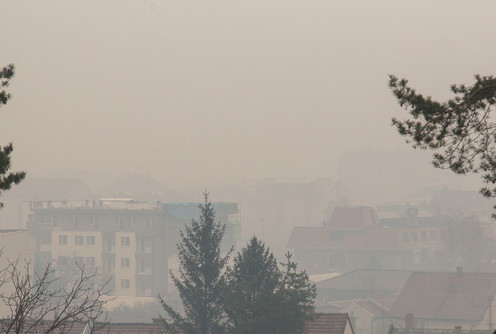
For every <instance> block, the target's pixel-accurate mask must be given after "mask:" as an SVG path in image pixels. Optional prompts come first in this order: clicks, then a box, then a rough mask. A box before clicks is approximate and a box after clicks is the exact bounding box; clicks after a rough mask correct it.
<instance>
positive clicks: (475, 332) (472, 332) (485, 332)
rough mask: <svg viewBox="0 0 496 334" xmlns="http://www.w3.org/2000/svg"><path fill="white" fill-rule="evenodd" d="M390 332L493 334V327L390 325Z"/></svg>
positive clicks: (411, 333) (398, 333) (397, 333)
mask: <svg viewBox="0 0 496 334" xmlns="http://www.w3.org/2000/svg"><path fill="white" fill-rule="evenodd" d="M388 334H493V331H492V330H491V329H462V328H460V327H457V328H450V329H444V328H443V329H441V328H396V327H394V325H391V326H390V327H389V331H388Z"/></svg>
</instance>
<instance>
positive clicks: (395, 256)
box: [288, 207, 447, 274]
mask: <svg viewBox="0 0 496 334" xmlns="http://www.w3.org/2000/svg"><path fill="white" fill-rule="evenodd" d="M384 221H386V222H387V220H381V219H379V217H378V215H377V213H376V211H375V209H374V208H372V207H337V208H335V209H334V212H333V214H332V216H331V220H330V221H329V222H326V223H325V224H324V225H323V226H298V227H295V228H294V229H293V232H292V234H291V237H290V239H289V242H288V248H292V249H294V251H295V258H296V260H297V262H298V263H299V264H300V265H301V266H303V267H304V268H305V269H306V270H307V271H308V272H309V273H311V274H319V273H326V272H335V271H338V272H345V271H350V270H354V269H362V268H363V269H397V270H400V269H403V270H413V269H421V268H424V267H425V265H426V263H428V262H429V261H430V260H431V259H432V258H433V257H434V255H435V254H436V252H437V251H439V250H441V249H442V248H443V246H444V240H445V239H446V238H447V229H446V226H444V225H442V224H440V223H438V222H437V221H436V220H435V219H427V220H426V219H420V218H419V217H418V210H417V209H415V208H408V209H407V212H406V214H405V216H404V217H400V219H393V220H392V221H390V224H384V223H383V222H384Z"/></svg>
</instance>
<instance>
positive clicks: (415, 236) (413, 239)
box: [410, 231, 418, 242]
mask: <svg viewBox="0 0 496 334" xmlns="http://www.w3.org/2000/svg"><path fill="white" fill-rule="evenodd" d="M410 235H411V236H412V241H414V242H416V241H418V235H417V232H415V231H414V232H411V233H410Z"/></svg>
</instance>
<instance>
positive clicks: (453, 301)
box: [389, 267, 496, 329]
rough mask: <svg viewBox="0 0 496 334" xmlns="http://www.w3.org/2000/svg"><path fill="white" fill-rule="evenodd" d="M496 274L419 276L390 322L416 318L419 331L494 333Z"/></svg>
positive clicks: (408, 285)
mask: <svg viewBox="0 0 496 334" xmlns="http://www.w3.org/2000/svg"><path fill="white" fill-rule="evenodd" d="M495 294H496V273H474V272H463V270H462V268H460V267H459V268H457V271H456V272H415V273H412V274H411V275H410V278H409V279H408V281H407V282H406V284H405V286H404V287H403V289H402V291H401V293H400V294H399V296H398V298H397V299H396V302H395V303H394V304H393V306H392V307H391V312H389V318H390V320H391V321H392V322H399V323H402V322H403V319H404V318H405V316H406V315H407V314H412V315H413V316H414V319H415V321H414V323H415V324H414V327H417V328H454V327H455V326H462V327H463V328H468V329H494V325H495V321H496V312H495V311H496V304H495Z"/></svg>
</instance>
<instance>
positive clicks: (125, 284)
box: [121, 279, 131, 289]
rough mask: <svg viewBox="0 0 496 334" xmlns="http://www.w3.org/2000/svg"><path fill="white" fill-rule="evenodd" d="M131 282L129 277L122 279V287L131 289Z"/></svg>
mask: <svg viewBox="0 0 496 334" xmlns="http://www.w3.org/2000/svg"><path fill="white" fill-rule="evenodd" d="M130 286H131V282H130V281H129V280H128V279H121V288H123V289H129V287H130Z"/></svg>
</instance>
